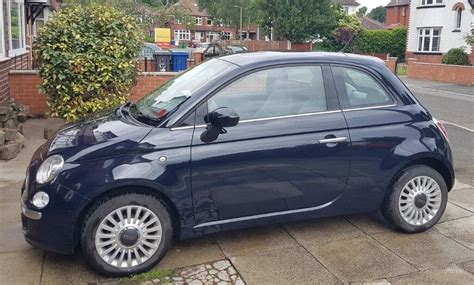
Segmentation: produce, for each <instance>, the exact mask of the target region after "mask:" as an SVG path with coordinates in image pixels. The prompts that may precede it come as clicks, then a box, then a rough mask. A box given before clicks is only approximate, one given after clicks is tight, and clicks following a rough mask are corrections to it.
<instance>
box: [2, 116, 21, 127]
mask: <svg viewBox="0 0 474 285" xmlns="http://www.w3.org/2000/svg"><path fill="white" fill-rule="evenodd" d="M15 121H16V120H15V119H11V118H10V119H8V120H7V121H6V122H4V123H3V127H4V128H5V129H16V126H17V125H18V123H16V122H15Z"/></svg>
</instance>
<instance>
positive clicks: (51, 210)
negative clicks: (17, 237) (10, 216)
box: [21, 176, 89, 254]
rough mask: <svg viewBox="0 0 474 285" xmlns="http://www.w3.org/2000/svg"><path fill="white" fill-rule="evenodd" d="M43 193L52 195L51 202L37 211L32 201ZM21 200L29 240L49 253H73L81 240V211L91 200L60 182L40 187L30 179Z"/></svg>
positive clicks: (24, 226)
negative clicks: (79, 224) (79, 233)
mask: <svg viewBox="0 0 474 285" xmlns="http://www.w3.org/2000/svg"><path fill="white" fill-rule="evenodd" d="M40 190H41V191H45V192H46V193H48V195H49V196H50V202H49V204H48V205H47V206H46V207H45V208H43V209H36V208H35V207H34V206H33V205H32V204H31V203H30V200H31V197H32V196H33V195H34V194H35V193H36V192H38V191H40ZM21 200H22V201H21V221H22V225H23V234H24V236H25V239H26V241H27V242H28V243H30V244H31V245H33V246H36V247H39V248H42V249H45V250H48V251H53V252H57V253H62V254H71V253H73V252H74V249H75V248H76V245H77V241H78V236H77V235H78V231H77V228H78V227H77V225H78V223H79V222H80V217H81V211H82V209H84V208H85V207H86V205H87V204H88V203H89V199H87V198H85V197H83V196H82V195H80V194H78V193H76V192H74V191H73V190H71V189H69V188H67V187H65V186H63V185H60V184H58V183H51V184H48V185H45V186H39V185H37V184H36V183H35V182H34V181H33V182H31V181H29V179H28V176H27V179H26V180H25V183H24V185H23V188H22V199H21Z"/></svg>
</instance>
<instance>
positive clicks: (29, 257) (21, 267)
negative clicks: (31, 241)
mask: <svg viewBox="0 0 474 285" xmlns="http://www.w3.org/2000/svg"><path fill="white" fill-rule="evenodd" d="M42 264H43V252H42V251H41V250H25V251H17V252H10V253H1V254H0V276H1V281H0V283H1V284H22V285H29V284H34V285H37V284H39V280H40V276H41V266H42Z"/></svg>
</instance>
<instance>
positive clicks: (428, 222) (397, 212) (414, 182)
mask: <svg viewBox="0 0 474 285" xmlns="http://www.w3.org/2000/svg"><path fill="white" fill-rule="evenodd" d="M430 183H431V184H430ZM436 184H437V185H436ZM436 186H437V187H436ZM402 192H403V193H402ZM423 195H424V197H423ZM425 199H426V200H425ZM447 202H448V188H447V186H446V182H445V181H444V179H443V177H442V176H441V174H439V173H438V172H437V171H436V170H434V169H433V168H431V167H428V166H424V165H414V166H410V167H408V168H406V169H405V170H403V171H402V173H401V174H400V175H399V176H398V177H397V179H396V180H395V182H394V183H393V184H392V187H391V188H390V189H389V193H388V197H387V199H386V200H385V202H384V205H383V206H382V209H381V212H382V214H383V216H384V217H385V219H386V220H387V221H388V222H389V223H390V224H392V225H393V226H394V227H395V228H396V229H397V230H399V231H402V232H405V233H419V232H424V231H426V230H428V229H430V228H431V227H433V226H434V225H435V224H436V223H437V222H438V221H439V219H440V218H441V216H442V215H443V213H444V210H445V209H446V204H447ZM412 216H413V217H412Z"/></svg>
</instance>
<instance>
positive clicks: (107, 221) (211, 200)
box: [22, 52, 454, 276]
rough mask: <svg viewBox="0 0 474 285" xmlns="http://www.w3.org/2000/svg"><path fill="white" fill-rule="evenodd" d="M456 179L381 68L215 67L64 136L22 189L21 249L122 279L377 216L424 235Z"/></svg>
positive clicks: (37, 158) (242, 61) (268, 61)
mask: <svg viewBox="0 0 474 285" xmlns="http://www.w3.org/2000/svg"><path fill="white" fill-rule="evenodd" d="M453 184H454V171H453V161H452V155H451V150H450V147H449V144H448V137H447V134H446V131H445V129H444V128H443V126H442V125H441V124H440V123H439V122H438V121H437V120H436V119H435V118H433V117H432V116H431V115H430V113H429V112H428V111H427V110H426V109H425V108H424V107H423V106H421V105H420V104H419V103H418V102H417V100H416V99H415V98H414V96H413V95H412V94H411V93H410V91H409V90H408V89H407V87H406V86H405V85H404V84H403V83H402V82H401V81H400V80H399V79H398V78H397V77H396V76H395V75H394V74H393V73H392V72H390V71H389V70H388V69H387V68H386V67H385V65H384V63H383V62H382V61H380V60H378V59H375V58H370V57H363V56H357V55H346V54H342V53H340V54H332V53H274V52H264V53H247V54H235V55H230V56H225V57H220V58H215V59H212V60H209V61H207V62H205V63H202V64H200V65H198V66H196V67H194V68H193V69H191V70H189V71H187V72H185V73H183V74H182V75H180V76H178V77H176V78H175V79H173V80H171V81H169V82H168V83H166V84H165V85H163V86H162V87H160V88H159V89H157V90H155V91H153V92H152V93H151V94H149V95H147V96H146V97H144V98H143V99H142V100H140V101H139V102H137V103H136V104H134V103H127V104H125V105H123V106H121V107H119V108H117V109H116V110H115V111H114V112H113V113H110V114H107V115H104V116H99V117H97V118H91V119H89V120H85V121H82V122H79V123H76V124H74V125H70V126H67V127H65V128H64V129H62V130H61V131H59V132H58V133H57V135H56V136H55V137H54V138H52V139H50V140H49V141H48V142H47V143H46V144H44V145H43V146H41V147H40V148H39V149H38V150H37V151H36V153H35V154H34V156H33V158H32V160H31V164H30V165H29V167H28V170H27V177H26V180H25V183H24V186H23V189H22V222H23V230H24V234H25V238H26V240H27V241H28V242H29V243H31V244H33V245H35V246H38V247H40V248H43V249H46V250H50V251H54V252H59V253H64V254H70V253H73V252H74V251H75V250H76V249H77V248H81V249H82V251H83V253H84V255H85V257H86V258H87V260H88V263H89V264H90V265H91V266H92V267H93V268H95V269H96V270H97V271H99V272H101V273H103V274H107V275H111V276H124V275H129V274H132V273H138V272H143V271H146V270H148V269H150V268H151V267H152V266H153V265H155V264H156V263H157V262H159V261H160V260H161V259H162V258H163V256H164V255H165V253H166V251H167V250H168V249H169V247H170V244H171V243H172V240H173V239H188V238H192V237H196V236H199V235H203V234H209V233H213V232H217V231H223V230H230V229H237V228H243V227H251V226H259V225H263V224H268V223H281V222H289V221H295V220H301V219H308V218H317V217H327V216H335V215H346V214H352V213H361V212H374V211H378V210H381V212H382V214H383V215H384V217H385V218H386V219H387V221H388V222H389V223H391V224H392V225H393V226H394V228H396V229H398V230H400V231H403V232H407V233H416V232H421V231H425V230H427V229H429V228H431V227H432V226H433V225H434V224H435V223H436V222H438V221H439V219H440V218H441V216H442V215H443V212H444V210H445V208H446V203H447V198H448V191H449V190H450V189H451V188H452V187H453Z"/></svg>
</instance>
